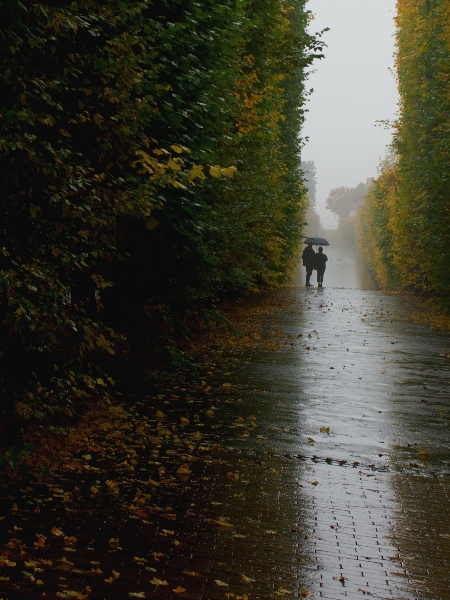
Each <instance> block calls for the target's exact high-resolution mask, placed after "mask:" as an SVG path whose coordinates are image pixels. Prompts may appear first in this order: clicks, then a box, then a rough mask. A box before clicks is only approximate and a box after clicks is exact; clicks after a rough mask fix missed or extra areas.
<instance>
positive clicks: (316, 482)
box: [309, 481, 319, 485]
mask: <svg viewBox="0 0 450 600" xmlns="http://www.w3.org/2000/svg"><path fill="white" fill-rule="evenodd" d="M309 483H310V484H311V485H318V483H319V482H318V481H310V482H309Z"/></svg>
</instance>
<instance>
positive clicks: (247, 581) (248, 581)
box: [241, 575, 256, 583]
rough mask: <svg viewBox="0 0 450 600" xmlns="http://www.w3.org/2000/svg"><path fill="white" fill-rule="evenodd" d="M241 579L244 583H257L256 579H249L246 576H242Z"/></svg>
mask: <svg viewBox="0 0 450 600" xmlns="http://www.w3.org/2000/svg"><path fill="white" fill-rule="evenodd" d="M241 579H242V581H243V582H244V583H253V582H254V581H256V580H255V579H252V578H251V577H247V576H246V575H241Z"/></svg>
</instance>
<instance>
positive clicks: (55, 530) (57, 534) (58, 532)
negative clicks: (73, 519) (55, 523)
mask: <svg viewBox="0 0 450 600" xmlns="http://www.w3.org/2000/svg"><path fill="white" fill-rule="evenodd" d="M50 531H51V533H53V535H56V536H57V537H59V536H62V535H64V533H63V532H62V531H61V529H58V528H57V527H52V528H51V529H50Z"/></svg>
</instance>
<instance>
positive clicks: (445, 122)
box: [365, 0, 450, 308]
mask: <svg viewBox="0 0 450 600" xmlns="http://www.w3.org/2000/svg"><path fill="white" fill-rule="evenodd" d="M396 22H397V55H396V69H397V78H398V88H399V93H400V114H399V119H398V122H397V126H396V134H395V140H394V149H395V152H396V154H397V160H396V168H395V180H396V181H395V189H393V188H392V187H389V191H387V189H386V194H385V195H384V202H385V204H386V206H388V205H389V207H390V208H389V211H388V212H387V213H386V214H385V215H384V216H383V219H384V221H385V223H384V225H383V227H385V229H386V232H385V234H384V235H383V236H382V237H381V238H380V239H379V240H378V241H375V240H374V242H373V244H374V246H373V253H374V254H376V255H378V256H381V254H383V253H384V255H385V256H386V259H385V260H383V261H381V262H382V263H383V266H382V267H381V268H382V269H383V270H384V271H386V273H387V272H389V273H390V274H389V276H388V277H387V281H386V285H389V286H390V287H395V288H397V289H400V290H408V291H412V292H414V293H419V294H423V295H425V296H429V297H431V298H432V299H433V300H434V301H436V302H438V303H439V304H440V305H441V306H442V307H445V308H450V302H449V298H450V277H449V274H450V272H449V267H448V265H449V264H450V133H449V115H450V6H449V3H448V2H446V0H425V1H422V0H398V2H397V20H396ZM391 171H392V169H391V167H389V168H388V170H387V172H386V174H383V175H382V178H381V180H380V182H379V185H378V191H377V192H376V193H379V194H380V193H381V194H382V193H383V192H382V190H383V188H385V180H387V179H389V177H390V173H391ZM365 218H366V219H367V218H370V219H372V221H373V222H374V223H375V226H379V225H380V224H381V222H382V221H379V213H377V211H375V212H373V213H371V214H370V216H369V217H367V216H366V217H365ZM388 232H389V233H388ZM380 264H381V263H380ZM380 280H383V281H385V280H386V277H385V276H384V275H383V276H382V277H381V278H380Z"/></svg>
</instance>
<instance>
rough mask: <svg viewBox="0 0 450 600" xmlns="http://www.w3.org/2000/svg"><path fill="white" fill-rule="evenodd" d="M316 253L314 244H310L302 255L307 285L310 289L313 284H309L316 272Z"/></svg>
mask: <svg viewBox="0 0 450 600" xmlns="http://www.w3.org/2000/svg"><path fill="white" fill-rule="evenodd" d="M315 258H316V253H315V252H314V250H313V247H312V244H308V245H307V246H306V248H305V249H304V250H303V253H302V260H303V266H304V267H306V285H307V286H308V287H309V286H311V285H312V284H311V283H310V282H309V280H310V278H311V275H312V272H313V270H314V262H315Z"/></svg>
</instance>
